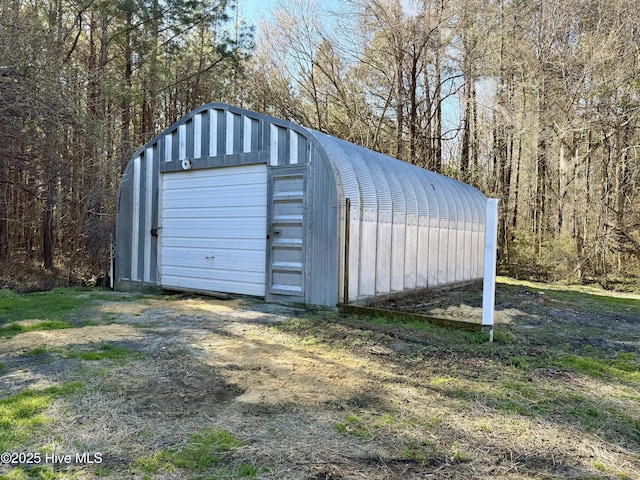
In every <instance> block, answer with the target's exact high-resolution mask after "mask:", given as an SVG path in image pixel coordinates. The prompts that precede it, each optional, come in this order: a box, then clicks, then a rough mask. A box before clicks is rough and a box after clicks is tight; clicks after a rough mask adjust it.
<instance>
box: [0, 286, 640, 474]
mask: <svg viewBox="0 0 640 480" xmlns="http://www.w3.org/2000/svg"><path fill="white" fill-rule="evenodd" d="M513 294H514V292H509V298H510V303H509V305H507V306H506V307H505V308H504V309H503V315H506V317H505V318H506V320H505V321H506V322H512V323H513V325H511V326H508V328H507V334H506V336H503V342H504V343H503V344H502V345H500V343H499V342H498V344H497V345H494V346H490V345H486V344H483V343H479V342H477V341H475V340H474V339H473V338H472V337H468V336H467V337H465V336H457V337H456V335H458V334H457V333H455V334H453V333H451V334H450V333H444V334H441V333H438V330H435V331H430V330H426V331H424V332H423V331H420V330H415V329H410V328H409V329H398V328H396V327H393V326H389V325H386V324H384V322H373V323H366V324H365V323H363V322H365V321H364V320H361V319H354V318H346V317H342V318H341V317H339V316H337V315H336V314H335V313H332V312H322V311H321V312H313V313H310V312H308V311H304V310H300V309H296V308H292V307H287V306H281V305H273V304H265V303H262V302H258V301H252V300H247V299H232V300H216V299H212V298H204V297H203V298H201V297H188V296H169V297H144V298H142V299H136V300H135V301H127V300H126V299H125V300H124V301H123V299H122V298H121V295H122V294H114V295H119V296H120V297H118V298H117V299H115V298H114V300H113V301H110V300H108V299H107V300H101V301H100V302H98V303H97V304H96V305H94V306H93V307H91V308H90V309H88V310H86V311H84V312H83V313H82V315H83V317H84V322H85V325H84V326H83V327H82V328H74V329H67V330H52V331H35V332H29V333H24V334H21V335H16V336H14V337H12V338H10V339H8V340H4V341H2V342H0V356H1V357H2V358H3V362H4V365H5V369H4V372H6V374H5V375H4V376H2V377H1V379H0V387H1V388H2V390H3V391H6V392H9V393H10V392H19V391H21V390H24V389H25V388H31V389H37V388H42V387H47V386H49V385H53V384H58V383H61V382H69V381H75V380H80V381H82V382H84V384H85V385H86V387H85V390H84V393H83V394H82V395H78V396H77V397H74V398H73V399H72V401H68V400H67V399H62V400H60V401H56V403H55V404H54V405H53V407H52V408H51V409H50V410H49V411H48V413H47V415H49V416H51V417H52V418H53V419H54V421H53V423H52V424H51V425H49V426H48V427H47V430H46V433H47V435H50V436H51V438H55V439H56V441H55V443H56V445H57V447H56V448H57V449H58V450H61V451H87V452H102V455H103V459H104V460H103V463H102V464H101V469H102V470H100V472H96V471H95V470H92V469H90V468H89V469H87V468H86V467H82V466H77V467H75V469H71V470H70V471H69V475H72V474H73V475H75V478H98V476H101V477H102V478H104V477H105V476H107V477H109V478H150V479H156V478H158V479H159V478H166V479H169V478H229V477H224V476H215V475H214V476H211V474H209V475H208V476H206V475H205V476H203V474H194V473H193V472H190V471H187V470H182V469H175V468H167V469H163V468H160V469H158V470H155V471H153V472H151V473H145V472H144V471H142V470H140V468H138V467H137V466H136V465H138V464H137V463H136V462H137V461H138V459H140V458H143V457H149V456H150V455H153V454H154V453H155V452H158V451H166V450H169V451H170V450H176V449H179V448H181V446H183V445H185V442H187V439H188V438H189V437H190V436H191V435H192V434H193V433H194V432H198V431H201V430H202V429H204V428H221V429H224V430H225V431H228V432H231V433H232V434H233V435H234V436H236V437H237V438H239V439H241V440H242V441H243V442H244V445H243V446H241V447H239V448H236V449H234V450H233V451H232V452H230V453H229V454H228V455H227V456H225V459H224V462H225V465H227V466H232V465H234V464H247V463H250V464H251V465H255V466H256V472H254V473H253V476H255V477H257V478H265V479H314V480H328V479H356V478H366V479H396V478H416V479H417V478H442V479H445V478H455V479H471V478H474V479H483V478H509V479H525V478H584V479H595V478H633V477H632V476H626V477H625V475H631V474H630V473H628V472H634V471H635V472H637V471H640V470H639V469H640V455H639V454H640V449H638V447H637V444H636V445H635V446H634V445H633V441H634V440H633V436H634V433H633V425H634V423H633V422H636V423H635V425H636V427H635V428H636V429H637V428H639V427H638V425H640V389H639V388H638V385H637V384H636V385H633V384H629V383H628V382H627V383H624V384H622V385H614V384H612V383H611V382H608V381H607V382H604V383H598V381H597V380H594V379H593V378H592V377H589V376H585V375H581V374H578V373H575V372H571V371H570V370H566V369H563V368H560V367H544V368H538V367H537V366H533V367H531V368H527V367H525V366H523V365H524V364H525V363H526V362H527V355H531V359H532V360H528V361H529V362H533V361H534V360H533V359H534V358H538V356H539V353H540V352H539V351H533V350H535V349H536V348H538V349H539V348H540V345H538V346H536V342H535V341H533V342H529V343H526V342H525V344H523V343H522V342H521V338H520V335H521V334H523V333H524V335H528V333H527V332H530V331H533V329H535V328H538V327H539V326H540V325H542V324H543V323H548V320H549V319H553V318H552V317H545V313H544V312H542V311H541V308H546V307H544V305H541V304H540V302H539V301H538V299H537V298H534V299H532V300H531V306H532V308H534V310H535V312H534V313H533V314H531V315H528V314H526V313H525V312H524V310H523V308H524V307H525V306H526V305H525V303H526V302H529V300H530V299H529V297H528V296H527V295H528V294H525V293H521V296H522V298H521V299H519V297H518V295H515V296H514V295H513ZM547 303H550V305H548V308H549V309H551V310H553V309H555V310H557V311H562V312H567V311H569V310H570V312H571V314H570V315H569V313H567V314H566V315H567V316H568V317H571V318H568V322H569V323H567V325H570V324H571V322H574V321H575V319H574V318H573V317H574V316H575V315H579V314H580V312H579V310H576V307H575V305H573V306H572V307H571V309H567V308H564V307H566V306H563V305H561V304H559V303H553V302H550V301H549V302H547ZM504 312H506V313H504ZM634 312H635V310H634ZM634 314H635V313H634ZM525 317H526V318H528V320H529V321H528V322H527V321H524V320H523V319H525ZM559 320H560V321H562V319H561V318H559ZM505 327H507V324H506V323H505ZM434 332H435V333H434ZM440 335H445V336H446V338H445V337H440ZM460 335H463V334H460ZM465 335H466V334H465ZM625 335H626V333H625ZM637 336H638V335H637V334H636V335H635V337H633V338H630V337H628V336H627V338H630V341H631V343H632V345H633V346H634V347H633V348H636V350H637V345H638V342H637V341H638V339H637ZM498 340H500V339H498ZM443 342H444V343H443ZM446 342H449V343H446ZM527 342H528V340H527ZM562 342H563V343H562V344H563V345H564V344H565V343H568V344H570V343H571V339H567V338H565V339H563V340H562ZM104 343H108V344H110V345H116V346H118V347H123V348H126V349H128V350H130V351H135V352H142V353H143V354H144V357H143V358H133V359H129V360H128V361H126V362H122V363H120V364H118V363H113V362H111V363H109V362H107V361H103V362H87V361H85V360H82V359H81V358H70V357H69V356H68V355H67V356H64V355H62V354H61V352H63V351H70V350H72V349H73V350H82V349H83V348H84V347H85V346H89V345H97V344H104ZM463 344H464V345H463ZM523 345H524V346H523ZM36 348H39V349H41V350H42V351H43V352H44V353H42V354H40V355H39V356H37V359H38V361H37V362H34V356H33V355H29V352H31V351H33V349H36ZM523 349H524V350H523ZM526 349H529V350H530V351H529V352H527V351H526ZM514 358H517V359H520V360H518V361H519V362H521V363H522V364H523V365H520V366H519V365H518V364H517V362H515V361H514ZM523 359H524V360H523ZM561 387H562V390H561ZM605 388H606V389H605ZM565 389H568V390H570V391H571V392H573V393H572V394H573V396H563V395H565ZM514 392H515V393H514ZM625 396H626V397H625ZM625 398H626V399H625ZM567 399H569V400H567ZM629 399H630V400H629ZM518 402H520V403H518ZM567 402H569V403H570V402H576V405H578V406H579V407H580V406H581V407H580V408H583V407H584V408H585V409H587V408H590V407H593V408H600V407H601V406H602V405H605V403H604V402H606V407H602V408H605V409H608V410H607V411H608V412H609V413H608V414H607V415H609V416H615V415H618V414H617V413H615V412H618V411H620V412H624V415H626V417H624V418H623V416H622V415H623V414H622V413H620V418H618V417H615V419H614V420H615V422H613V423H609V424H603V426H604V425H609V426H611V425H613V426H612V427H611V428H612V429H613V430H612V431H610V432H603V431H600V427H598V426H596V427H593V428H591V427H588V428H587V426H585V425H587V424H586V423H585V422H587V421H589V419H587V420H585V421H584V422H583V420H581V419H578V420H576V422H577V423H575V424H570V423H567V419H566V418H565V417H563V415H564V413H566V412H565V411H564V409H565V408H566V407H565V405H566V404H567ZM625 402H626V403H625ZM629 402H630V403H629ZM512 405H524V407H522V408H530V410H527V411H523V410H522V409H520V410H518V408H516V407H513V408H512ZM527 405H528V407H527ZM538 407H540V408H538ZM576 408H578V407H576ZM531 412H533V413H531ZM571 415H573V414H572V413H571V412H569V414H568V417H567V418H570V417H571ZM576 415H577V414H576ZM596 416H597V415H596ZM603 418H604V417H603ZM623 420H624V421H623ZM627 420H628V421H629V422H631V423H630V424H629V425H631V426H629V425H627V423H625V422H627ZM612 421H613V420H612ZM638 431H640V430H638ZM638 438H640V437H638ZM630 439H631V440H630ZM35 441H36V442H40V443H43V442H42V440H41V439H37V440H35ZM635 441H636V442H637V440H635ZM44 443H45V444H46V443H47V442H44ZM34 445H35V444H34ZM0 473H1V471H0ZM209 473H211V472H209ZM232 478H239V477H237V476H234V477H232Z"/></svg>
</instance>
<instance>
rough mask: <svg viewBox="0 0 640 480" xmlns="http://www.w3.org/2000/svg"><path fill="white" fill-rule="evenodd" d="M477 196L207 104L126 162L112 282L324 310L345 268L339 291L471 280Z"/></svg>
mask: <svg viewBox="0 0 640 480" xmlns="http://www.w3.org/2000/svg"><path fill="white" fill-rule="evenodd" d="M486 200H487V199H486V197H485V196H484V195H483V194H482V193H481V192H480V191H479V190H477V189H476V188H474V187H472V186H470V185H467V184H464V183H461V182H458V181H456V180H453V179H451V178H448V177H445V176H442V175H439V174H436V173H433V172H430V171H428V170H424V169H422V168H419V167H416V166H414V165H410V164H408V163H405V162H402V161H400V160H396V159H393V158H390V157H387V156H385V155H382V154H380V153H376V152H373V151H371V150H367V149H365V148H362V147H359V146H357V145H354V144H352V143H349V142H346V141H344V140H340V139H338V138H335V137H331V136H329V135H325V134H323V133H320V132H317V131H315V130H311V129H308V128H304V127H301V126H299V125H295V124H292V123H290V122H287V121H284V120H278V119H276V118H272V117H269V116H266V115H262V114H258V113H254V112H250V111H247V110H242V109H239V108H235V107H232V106H229V105H226V104H220V103H214V104H208V105H204V106H202V107H200V108H198V109H196V110H194V111H193V112H191V113H190V114H189V115H187V116H186V117H184V118H182V119H181V120H179V121H178V122H176V123H175V124H174V125H172V126H171V127H169V128H168V129H167V130H165V131H164V132H163V133H161V134H160V135H158V136H157V137H155V138H154V139H153V140H151V141H150V142H149V143H147V144H146V145H145V146H144V147H142V148H141V149H140V150H138V151H137V152H136V153H135V155H134V156H133V157H132V158H131V160H130V161H129V163H128V164H127V166H126V168H125V171H124V174H123V178H122V181H121V184H120V189H119V193H118V203H117V218H116V249H115V262H114V279H115V282H114V283H115V288H116V289H119V290H139V289H145V288H150V287H160V288H165V289H170V290H184V291H194V292H204V293H207V292H227V293H238V294H246V295H256V296H260V297H264V298H265V299H267V300H269V301H284V302H301V303H306V304H311V305H327V306H335V305H336V304H337V303H340V302H343V301H344V300H345V298H344V296H345V293H344V292H345V277H346V278H347V279H348V280H347V288H346V290H348V297H349V298H348V300H349V301H355V300H361V299H364V298H367V297H371V296H376V295H386V294H391V293H396V292H403V291H408V290H414V289H418V288H425V287H433V286H440V285H447V284H454V283H460V282H465V281H469V280H475V279H479V278H482V275H483V261H484V259H483V251H484V230H485V211H486ZM348 204H350V206H349V207H347V205H348ZM347 208H348V211H347ZM347 239H348V244H346V245H345V242H346V241H347ZM345 270H346V273H348V275H345Z"/></svg>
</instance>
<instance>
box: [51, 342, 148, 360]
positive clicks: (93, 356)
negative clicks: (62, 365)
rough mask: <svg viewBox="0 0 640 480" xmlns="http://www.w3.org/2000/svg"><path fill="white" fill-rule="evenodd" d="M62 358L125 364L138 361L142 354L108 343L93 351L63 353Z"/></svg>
mask: <svg viewBox="0 0 640 480" xmlns="http://www.w3.org/2000/svg"><path fill="white" fill-rule="evenodd" d="M63 356H64V357H66V358H79V359H81V360H87V361H98V360H113V361H115V362H119V363H126V362H128V361H130V360H139V359H142V358H144V354H143V353H142V352H138V351H136V350H131V349H128V348H124V347H116V346H114V345H111V344H109V343H104V344H102V345H100V346H99V347H98V348H97V349H93V350H82V351H74V350H71V351H65V352H64V353H63Z"/></svg>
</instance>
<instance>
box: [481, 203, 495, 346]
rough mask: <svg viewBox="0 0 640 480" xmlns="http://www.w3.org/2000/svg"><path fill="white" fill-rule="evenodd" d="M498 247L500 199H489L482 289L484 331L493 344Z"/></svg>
mask: <svg viewBox="0 0 640 480" xmlns="http://www.w3.org/2000/svg"><path fill="white" fill-rule="evenodd" d="M497 245H498V199H497V198H488V199H487V217H486V224H485V231H484V282H483V287H482V330H483V331H488V332H489V341H490V342H493V320H494V317H495V306H496V305H495V304H496V261H497V253H498V252H497Z"/></svg>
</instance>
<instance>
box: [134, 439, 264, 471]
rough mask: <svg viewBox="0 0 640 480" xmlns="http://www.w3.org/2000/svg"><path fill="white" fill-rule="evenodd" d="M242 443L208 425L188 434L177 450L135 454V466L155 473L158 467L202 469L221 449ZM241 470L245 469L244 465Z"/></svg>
mask: <svg viewBox="0 0 640 480" xmlns="http://www.w3.org/2000/svg"><path fill="white" fill-rule="evenodd" d="M244 444H245V443H244V442H243V441H241V440H239V439H238V438H236V437H235V436H233V435H232V434H230V433H228V432H227V431H225V430H223V429H214V428H208V429H204V430H203V431H202V432H200V433H196V434H194V435H192V436H191V437H190V438H189V441H188V442H187V444H186V445H185V446H184V447H182V448H179V449H177V450H162V451H160V452H158V453H156V454H155V455H152V456H149V457H142V458H139V459H138V460H137V461H136V464H135V466H136V468H138V469H139V470H141V471H142V472H145V473H157V472H158V471H160V470H166V471H174V470H175V469H176V468H181V469H185V470H192V471H204V470H206V469H208V468H209V467H211V466H212V465H215V464H217V463H219V462H220V461H221V460H222V458H223V456H224V454H225V453H227V452H229V451H231V450H232V449H233V448H236V447H239V446H242V445H244ZM244 467H248V465H245V466H244ZM244 470H245V471H248V469H247V468H244ZM255 472H257V470H255ZM255 472H254V474H253V475H254V476H255Z"/></svg>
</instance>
